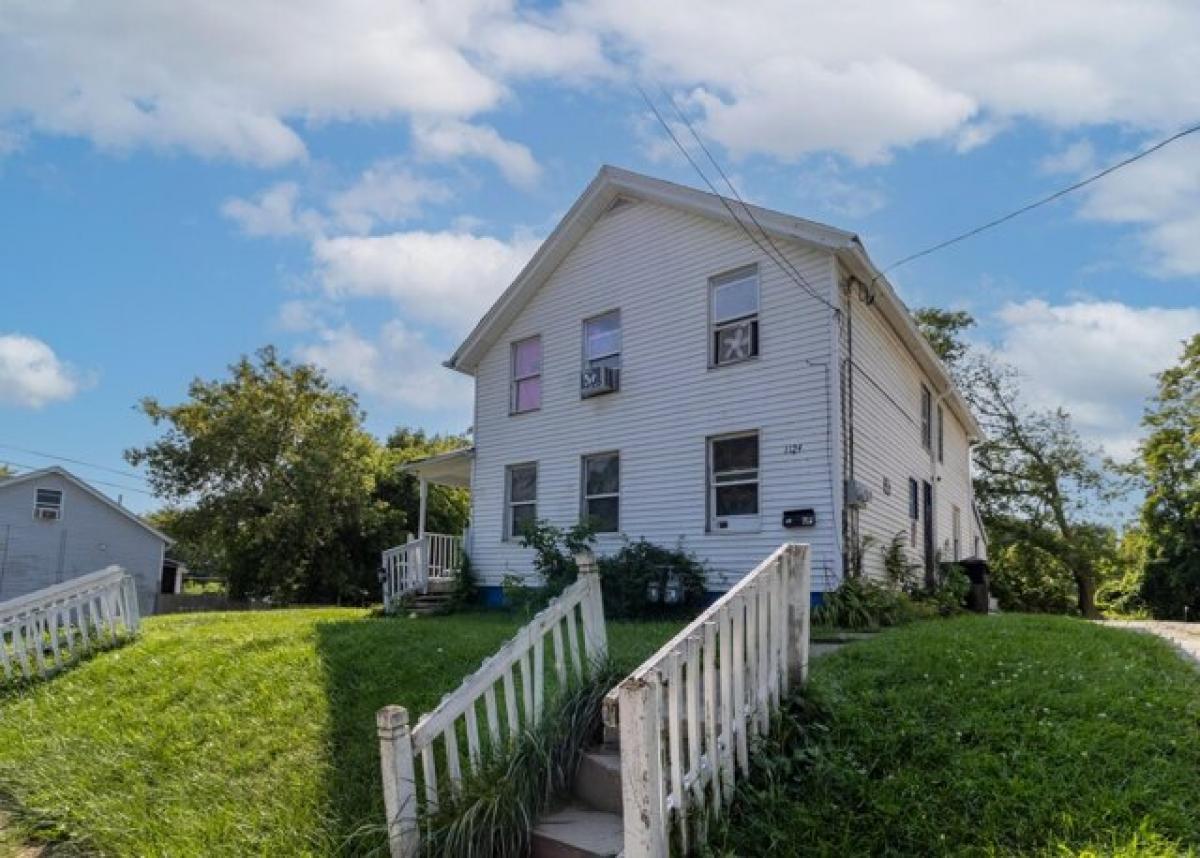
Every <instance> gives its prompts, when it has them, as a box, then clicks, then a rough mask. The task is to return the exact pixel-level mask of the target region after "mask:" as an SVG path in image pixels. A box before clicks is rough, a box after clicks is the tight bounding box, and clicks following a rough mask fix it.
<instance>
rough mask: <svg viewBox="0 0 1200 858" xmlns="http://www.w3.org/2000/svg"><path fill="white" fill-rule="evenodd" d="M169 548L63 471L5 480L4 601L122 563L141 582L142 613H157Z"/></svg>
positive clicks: (0, 527)
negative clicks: (158, 596)
mask: <svg viewBox="0 0 1200 858" xmlns="http://www.w3.org/2000/svg"><path fill="white" fill-rule="evenodd" d="M170 544H171V539H170V538H169V537H167V536H166V535H164V534H162V533H160V532H159V531H157V530H155V529H154V528H153V527H151V526H150V525H148V524H146V522H144V521H142V519H140V518H138V517H137V516H136V515H134V514H133V513H132V512H130V511H129V510H127V509H125V507H123V506H121V505H120V504H119V503H117V502H116V501H114V500H112V499H110V498H109V497H107V496H105V495H104V494H101V493H100V492H99V491H97V490H96V489H94V488H92V487H91V486H89V485H88V484H87V483H85V482H84V481H83V480H81V479H79V478H78V477H76V476H75V475H74V474H72V473H70V472H69V471H66V470H64V469H63V468H59V467H51V468H44V469H42V470H39V471H30V472H29V473H26V474H21V475H20V476H15V477H9V478H8V479H0V602H3V601H7V600H8V599H13V598H16V597H17V596H22V595H24V594H26V593H31V592H33V591H34V590H40V589H42V588H43V587H49V586H50V585H52V584H58V583H61V582H63V581H69V580H70V579H72V578H76V577H78V576H80V575H86V574H87V573H89V572H95V571H96V570H97V569H103V568H104V567H105V566H109V565H112V564H116V565H118V566H122V567H124V568H125V571H127V572H128V573H129V574H130V575H132V576H133V578H134V579H135V580H136V581H137V591H138V608H139V610H140V611H141V612H142V613H143V614H149V613H153V611H154V608H155V602H156V600H157V595H158V593H159V592H160V590H161V589H162V586H163V555H164V553H165V551H166V549H167V546H168V545H170ZM169 583H170V584H171V585H172V587H174V585H175V583H176V579H175V573H174V571H172V572H171V575H170V582H169ZM172 592H174V589H172Z"/></svg>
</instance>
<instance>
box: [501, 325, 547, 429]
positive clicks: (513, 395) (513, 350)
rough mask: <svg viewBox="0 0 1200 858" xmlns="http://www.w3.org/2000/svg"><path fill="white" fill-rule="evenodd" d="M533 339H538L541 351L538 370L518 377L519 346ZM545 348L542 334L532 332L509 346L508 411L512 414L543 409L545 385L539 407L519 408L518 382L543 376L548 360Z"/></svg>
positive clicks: (541, 390) (539, 396) (540, 391)
mask: <svg viewBox="0 0 1200 858" xmlns="http://www.w3.org/2000/svg"><path fill="white" fill-rule="evenodd" d="M531 340H537V341H538V349H539V351H541V359H540V360H539V361H538V364H539V366H538V371H537V372H531V373H529V374H528V375H522V376H519V377H518V376H517V348H518V347H519V346H521V345H522V344H524V343H528V342H530V341H531ZM544 348H545V346H544V344H543V343H542V335H541V334H532V335H530V336H528V337H522V338H521V339H519V340H513V341H512V345H511V347H510V348H509V353H508V377H509V379H510V381H509V384H508V413H509V415H510V416H511V415H513V414H532V413H533V412H534V411H541V410H542V397H543V396H544V395H545V393H546V390H545V387H542V388H541V389H540V390H539V392H538V404H537V408H524V409H518V408H517V383H518V382H522V381H528V380H529V379H531V378H538V379H540V378H541V377H542V369H543V366H544V364H545V361H546V352H545V351H544Z"/></svg>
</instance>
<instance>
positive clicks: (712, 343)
mask: <svg viewBox="0 0 1200 858" xmlns="http://www.w3.org/2000/svg"><path fill="white" fill-rule="evenodd" d="M751 274H753V276H754V307H755V309H754V312H753V313H746V314H744V315H741V316H731V317H730V318H728V319H721V320H720V321H718V320H717V317H716V300H715V298H716V293H717V289H718V288H720V287H721V286H725V285H727V284H729V283H734V282H736V281H738V280H742V279H745V278H746V277H747V276H748V275H751ZM748 320H752V321H754V322H755V324H756V325H757V329H756V331H755V336H754V345H755V346H756V348H755V353H754V354H752V355H750V356H749V357H745V358H742V359H741V360H731V361H719V360H718V359H717V357H718V356H717V347H716V341H717V332H718V331H719V330H721V329H722V328H727V327H730V326H732V325H736V324H739V323H741V322H745V321H748ZM707 333H708V345H707V346H706V347H705V349H706V351H707V352H708V368H709V369H716V368H718V367H724V366H736V365H738V364H743V363H748V362H750V361H754V360H758V357H759V354H761V352H762V278H761V277H760V276H759V271H758V263H756V262H755V263H751V264H749V265H743V266H741V267H739V268H733V269H730V270H729V271H724V272H722V273H720V274H714V275H713V276H711V277H709V278H708V332H707Z"/></svg>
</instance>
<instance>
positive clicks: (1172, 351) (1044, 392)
mask: <svg viewBox="0 0 1200 858" xmlns="http://www.w3.org/2000/svg"><path fill="white" fill-rule="evenodd" d="M999 319H1000V322H1001V324H1002V326H1003V327H1002V334H1001V337H1000V344H999V347H998V352H999V354H1000V357H1001V358H1002V359H1004V360H1005V361H1007V362H1009V363H1011V364H1013V365H1014V366H1016V367H1017V368H1018V369H1019V370H1021V372H1022V374H1023V375H1024V376H1025V378H1026V383H1025V390H1026V392H1027V393H1028V394H1029V396H1030V397H1031V399H1032V400H1033V402H1034V403H1035V404H1036V405H1038V406H1040V407H1046V408H1053V407H1058V406H1062V407H1063V408H1065V409H1066V410H1067V411H1068V412H1070V414H1071V416H1072V418H1073V420H1074V423H1075V426H1076V428H1077V429H1079V430H1080V432H1081V433H1082V434H1083V435H1084V436H1085V437H1086V438H1089V439H1090V440H1092V441H1094V442H1096V443H1099V444H1102V445H1103V446H1104V448H1105V449H1106V451H1107V452H1108V453H1110V454H1112V455H1114V456H1118V457H1120V458H1128V457H1130V456H1131V455H1132V454H1133V451H1134V448H1135V446H1136V444H1137V439H1138V437H1139V436H1140V430H1139V427H1138V422H1139V420H1140V418H1141V414H1142V409H1143V407H1144V406H1145V403H1146V398H1147V397H1148V396H1149V395H1150V394H1151V393H1152V392H1153V391H1154V387H1155V380H1154V375H1155V373H1158V372H1161V371H1163V370H1164V369H1166V368H1167V367H1169V366H1171V365H1172V364H1174V363H1175V362H1176V361H1177V360H1178V358H1179V354H1180V352H1181V350H1182V341H1183V340H1184V339H1186V338H1188V337H1190V336H1192V335H1193V334H1194V333H1195V332H1196V331H1198V330H1200V309H1196V308H1186V309H1167V308H1162V307H1132V306H1129V305H1127V304H1121V303H1117V302H1108V301H1090V302H1089V301H1079V302H1076V303H1072V304H1063V305H1051V304H1047V303H1046V302H1045V301H1040V300H1031V301H1025V302H1023V303H1010V304H1007V305H1005V306H1004V307H1003V309H1001V311H1000V313H999Z"/></svg>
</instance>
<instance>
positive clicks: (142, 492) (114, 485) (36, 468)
mask: <svg viewBox="0 0 1200 858" xmlns="http://www.w3.org/2000/svg"><path fill="white" fill-rule="evenodd" d="M0 465H8V466H10V467H13V468H24V469H25V470H26V471H40V470H41V469H42V466H41V465H30V464H26V463H25V462H14V461H13V460H11V459H0ZM84 482H87V483H95V484H96V485H98V486H108V487H109V488H113V489H121V491H126V492H137V493H138V494H140V495H145V496H146V497H150V498H153V497H158V495H156V494H154V492H148V491H146V490H145V489H139V488H135V487H133V486H123V485H121V484H120V483H110V482H108V481H107V480H93V479H87V480H85V481H84Z"/></svg>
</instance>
